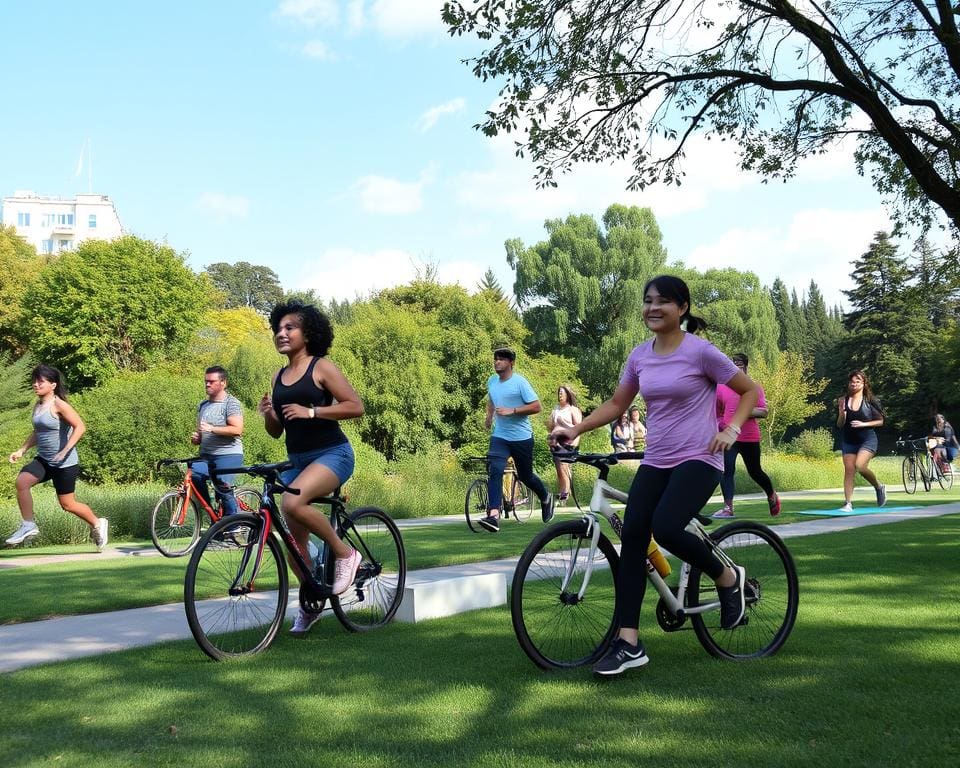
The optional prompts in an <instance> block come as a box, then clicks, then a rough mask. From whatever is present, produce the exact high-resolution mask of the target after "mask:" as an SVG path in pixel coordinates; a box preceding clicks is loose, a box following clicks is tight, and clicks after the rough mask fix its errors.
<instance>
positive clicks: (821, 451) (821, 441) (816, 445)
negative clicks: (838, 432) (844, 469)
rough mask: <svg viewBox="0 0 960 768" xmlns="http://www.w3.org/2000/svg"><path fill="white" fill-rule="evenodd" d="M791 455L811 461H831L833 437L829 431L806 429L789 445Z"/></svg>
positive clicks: (824, 429) (821, 428)
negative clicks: (804, 457)
mask: <svg viewBox="0 0 960 768" xmlns="http://www.w3.org/2000/svg"><path fill="white" fill-rule="evenodd" d="M787 450H788V451H789V452H790V453H795V454H797V455H798V456H806V457H807V458H809V459H829V458H830V457H831V456H833V435H832V434H831V432H830V430H829V429H826V428H825V427H818V428H817V429H805V430H803V432H801V433H800V434H799V435H797V436H796V437H795V438H793V440H791V441H790V443H789V444H788V445H787Z"/></svg>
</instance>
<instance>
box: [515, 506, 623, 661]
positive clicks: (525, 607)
mask: <svg viewBox="0 0 960 768" xmlns="http://www.w3.org/2000/svg"><path fill="white" fill-rule="evenodd" d="M585 532H586V525H585V524H584V523H583V521H581V520H576V521H571V522H568V523H561V524H559V525H554V526H551V527H550V528H548V529H546V530H545V531H543V532H542V533H541V534H539V535H538V536H537V537H536V538H534V540H533V541H532V542H530V545H529V546H528V547H527V549H526V551H525V552H524V553H523V556H522V557H521V558H520V562H519V563H518V564H517V570H516V572H515V573H514V576H513V586H512V590H511V596H510V613H511V617H512V619H513V629H514V632H515V633H516V635H517V640H518V641H519V642H520V647H521V648H523V650H524V652H525V653H526V654H527V656H529V657H530V659H531V660H532V661H533V663H534V664H536V665H537V666H539V667H541V668H543V669H552V668H557V667H576V666H580V665H582V664H588V663H590V662H592V661H595V660H596V659H597V658H599V656H600V654H601V653H602V652H603V650H604V649H605V648H606V647H607V645H608V643H609V642H610V640H611V639H612V637H613V633H614V629H615V627H614V607H615V603H616V587H615V583H614V582H615V574H616V569H617V564H618V562H619V559H618V556H617V554H616V550H614V548H613V545H612V544H611V543H610V541H609V540H608V539H607V538H606V537H605V536H601V537H600V541H599V546H598V548H597V550H596V552H595V553H594V554H593V555H592V556H591V554H590V539H589V538H585ZM591 564H592V569H588V565H591ZM588 570H590V581H589V584H588V587H587V589H586V591H585V592H584V594H583V596H582V598H581V597H580V594H579V593H580V590H581V588H582V587H583V584H584V579H585V578H586V575H587V573H588Z"/></svg>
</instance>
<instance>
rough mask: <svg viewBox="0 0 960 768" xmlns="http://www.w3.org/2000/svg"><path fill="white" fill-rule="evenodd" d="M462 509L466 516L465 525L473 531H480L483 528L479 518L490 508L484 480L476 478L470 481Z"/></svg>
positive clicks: (487, 512)
mask: <svg viewBox="0 0 960 768" xmlns="http://www.w3.org/2000/svg"><path fill="white" fill-rule="evenodd" d="M463 511H464V514H466V516H467V525H468V526H469V527H470V530H471V531H473V532H474V533H480V531H481V530H483V529H482V528H481V527H480V523H479V520H480V519H481V518H483V517H486V516H487V515H489V514H490V508H489V507H488V505H487V481H486V480H480V479H477V480H474V481H473V482H472V483H470V487H469V488H468V489H467V500H466V502H465V503H464V506H463Z"/></svg>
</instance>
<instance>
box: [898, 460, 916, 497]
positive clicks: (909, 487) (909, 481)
mask: <svg viewBox="0 0 960 768" xmlns="http://www.w3.org/2000/svg"><path fill="white" fill-rule="evenodd" d="M901 471H902V472H903V490H905V491H906V492H907V493H914V492H915V491H916V490H917V464H916V462H915V461H914V460H913V459H912V458H911V457H910V456H907V458H905V459H904V460H903V467H902V469H901Z"/></svg>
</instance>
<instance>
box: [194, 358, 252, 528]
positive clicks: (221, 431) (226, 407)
mask: <svg viewBox="0 0 960 768" xmlns="http://www.w3.org/2000/svg"><path fill="white" fill-rule="evenodd" d="M203 383H204V386H205V387H206V390H207V399H206V400H204V401H203V402H201V403H200V405H199V406H198V407H197V429H196V431H195V432H194V433H193V434H192V435H190V442H192V443H193V444H194V445H199V446H200V458H202V459H205V461H198V462H196V463H195V464H194V465H193V479H194V480H195V481H196V486H197V489H198V490H199V491H200V492H201V493H202V494H203V496H204V498H205V499H206V500H207V501H208V502H209V501H210V496H209V492H208V490H207V480H208V479H209V478H210V468H211V467H215V468H217V469H230V468H231V467H242V466H243V442H242V441H241V440H240V436H241V435H242V434H243V408H242V406H241V405H240V401H239V400H237V398H235V397H234V396H233V395H230V394H227V372H226V371H225V370H224V369H223V368H221V367H220V366H219V365H214V366H211V367H210V368H207V370H206V371H205V372H204V377H203ZM234 477H235V476H234V475H220V476H219V477H217V478H216V479H215V480H214V481H213V487H214V490H215V491H216V494H217V498H218V499H220V502H221V504H222V505H223V511H224V514H227V515H231V514H233V513H234V512H236V511H237V500H236V499H235V498H234V496H233V490H232V488H231V486H232V485H233V479H234Z"/></svg>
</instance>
